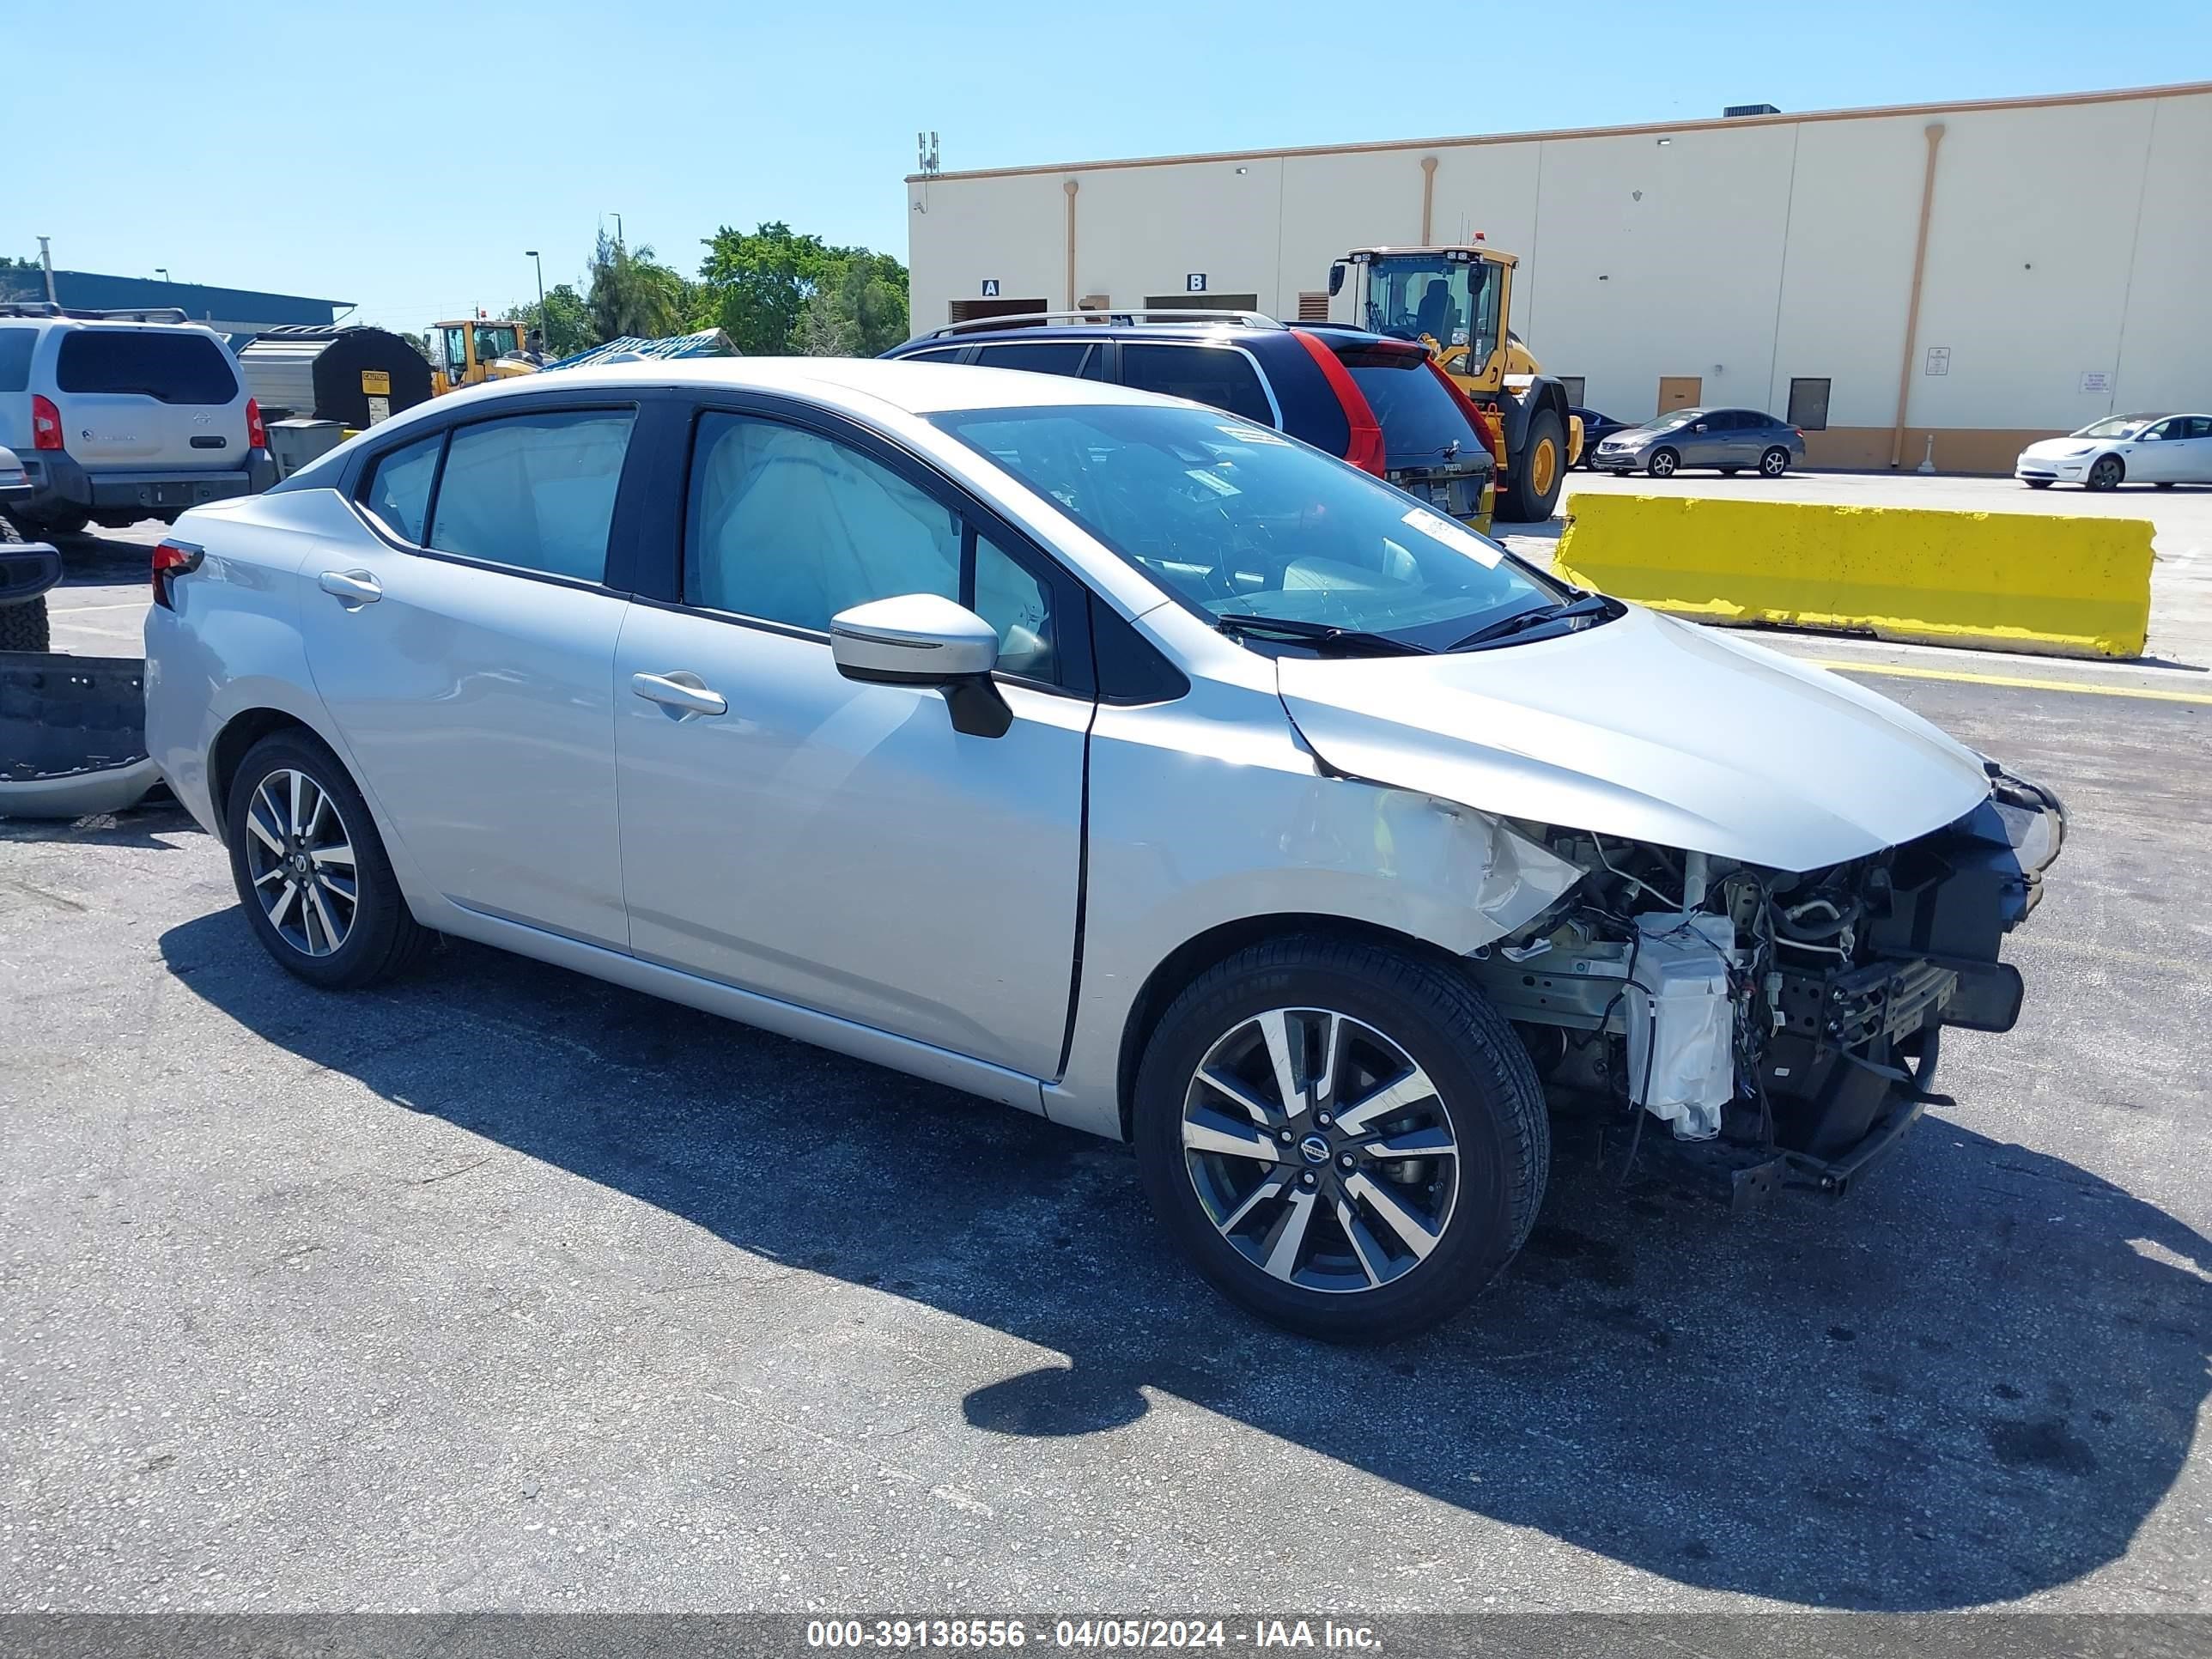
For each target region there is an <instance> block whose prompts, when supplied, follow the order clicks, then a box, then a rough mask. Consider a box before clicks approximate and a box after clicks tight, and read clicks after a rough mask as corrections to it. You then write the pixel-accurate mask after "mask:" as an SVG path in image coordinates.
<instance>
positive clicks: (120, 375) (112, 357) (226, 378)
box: [54, 328, 238, 405]
mask: <svg viewBox="0 0 2212 1659" xmlns="http://www.w3.org/2000/svg"><path fill="white" fill-rule="evenodd" d="M54 383H55V384H56V385H57V386H59V387H60V388H61V389H62V390H63V391H64V392H103V393H108V394H111V395H112V394H115V393H131V392H135V393H137V395H139V396H141V397H145V398H154V399H155V400H156V401H157V402H160V403H165V404H197V405H208V404H227V403H229V402H230V401H231V400H232V399H233V398H236V397H237V396H238V375H237V373H236V371H235V370H234V369H233V368H231V363H230V354H229V353H228V352H227V351H225V350H224V349H222V347H221V346H220V345H218V344H216V341H215V338H214V337H213V336H211V335H207V334H202V333H199V332H197V331H193V330H190V329H181V328H177V329H164V328H143V329H139V328H80V329H72V330H71V331H70V332H69V333H67V334H64V336H63V337H62V349H61V357H60V361H59V362H58V363H57V364H56V365H55V368H54Z"/></svg>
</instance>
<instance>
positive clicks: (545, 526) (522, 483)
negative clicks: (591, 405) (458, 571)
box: [429, 409, 635, 582]
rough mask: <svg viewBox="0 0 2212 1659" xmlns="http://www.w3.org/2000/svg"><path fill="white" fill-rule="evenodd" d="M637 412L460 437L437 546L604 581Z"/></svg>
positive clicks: (548, 419) (552, 418)
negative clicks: (625, 463) (616, 498)
mask: <svg viewBox="0 0 2212 1659" xmlns="http://www.w3.org/2000/svg"><path fill="white" fill-rule="evenodd" d="M634 420H635V411H634V410H627V409H623V410H613V409H589V410H583V409H579V410H544V411H542V412H538V413H533V414H529V415H508V416H502V417H501V418H500V419H498V420H492V421H478V422H475V423H474V424H472V425H469V426H465V427H459V428H455V429H454V432H453V439H452V441H451V442H450V443H449V444H448V445H447V453H446V465H445V470H444V471H443V473H442V474H441V476H440V477H439V480H438V489H437V497H436V502H435V506H434V507H433V508H432V513H433V515H434V516H433V518H432V520H431V525H430V540H429V545H430V546H432V547H435V548H436V549H437V550H439V551H440V552H441V553H459V554H462V555H464V556H466V557H469V558H473V559H483V560H486V561H488V562H491V563H494V564H505V565H513V566H514V567H515V568H517V569H521V570H534V571H539V572H542V573H544V574H547V575H553V576H573V577H575V578H577V579H578V580H583V581H592V582H596V581H601V580H605V577H606V573H607V536H608V533H609V532H610V531H611V529H612V527H613V526H614V518H615V492H616V490H617V489H618V488H619V487H620V485H621V483H622V470H623V457H624V456H625V455H626V454H627V453H629V433H630V426H631V423H632V422H633V421H634Z"/></svg>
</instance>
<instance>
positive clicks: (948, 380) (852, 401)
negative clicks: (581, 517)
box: [408, 357, 1176, 417]
mask: <svg viewBox="0 0 2212 1659" xmlns="http://www.w3.org/2000/svg"><path fill="white" fill-rule="evenodd" d="M572 386H573V387H574V388H575V389H576V390H577V391H579V392H592V391H593V390H601V391H607V390H612V389H615V388H617V387H621V388H626V389H629V388H634V389H637V390H644V389H647V388H650V387H654V386H683V387H690V388H693V389H696V390H699V391H714V390H721V391H733V392H792V393H796V394H798V395H799V396H802V397H808V398H815V399H817V400H818V401H820V402H822V403H825V404H830V405H832V406H834V407H840V408H844V409H848V410H854V412H859V406H860V405H862V404H875V405H878V406H879V407H880V406H888V407H889V408H891V409H894V410H903V411H904V412H905V413H907V414H909V415H934V414H940V413H943V412H945V411H946V410H962V409H1036V408H1041V407H1050V406H1066V407H1070V408H1074V407H1081V406H1085V405H1097V404H1158V403H1171V402H1174V401H1176V400H1175V399H1172V398H1160V397H1158V396H1155V395H1154V394H1153V393H1152V392H1139V391H1135V390H1133V389H1132V388H1130V387H1127V386H1110V385H1109V384H1107V383H1106V382H1105V381H1103V380H1079V379H1076V378H1075V377H1073V376H1072V375H1061V374H1025V373H1024V372H1022V371H1020V370H1018V369H1010V368H969V367H967V366H964V365H961V364H957V363H915V362H902V361H900V360H899V359H896V358H882V357H694V358H686V359H680V360H677V361H674V362H651V363H607V364H603V365H599V366H596V367H592V368H564V369H558V370H556V371H555V372H554V373H552V374H550V375H549V374H518V375H516V376H514V377H513V378H512V379H509V380H501V381H498V382H495V383H492V384H488V385H485V386H471V387H470V388H469V389H468V390H466V391H465V392H454V393H452V394H450V395H449V396H447V397H443V398H432V399H431V400H430V401H429V402H428V403H427V404H417V405H416V408H414V409H411V410H409V411H408V415H409V416H410V417H413V416H435V414H437V413H438V412H439V411H440V410H450V409H453V408H456V407H459V406H460V405H462V404H481V403H486V402H492V401H495V400H499V399H502V398H514V397H522V396H526V395H527V394H529V393H532V392H555V391H561V392H565V391H568V389H569V388H570V387H572Z"/></svg>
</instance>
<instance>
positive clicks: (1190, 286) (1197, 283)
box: [1182, 270, 1206, 294]
mask: <svg viewBox="0 0 2212 1659" xmlns="http://www.w3.org/2000/svg"><path fill="white" fill-rule="evenodd" d="M1182 288H1183V292H1184V293H1186V294H1203V293H1205V292H1206V273H1205V272H1204V271H1202V270H1194V271H1192V272H1191V273H1190V274H1189V275H1188V276H1185V277H1184V278H1183V279H1182Z"/></svg>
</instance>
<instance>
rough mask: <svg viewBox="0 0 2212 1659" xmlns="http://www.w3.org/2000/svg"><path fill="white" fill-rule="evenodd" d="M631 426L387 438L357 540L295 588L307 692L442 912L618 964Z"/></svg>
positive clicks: (525, 419)
mask: <svg viewBox="0 0 2212 1659" xmlns="http://www.w3.org/2000/svg"><path fill="white" fill-rule="evenodd" d="M493 407H494V409H495V410H496V409H497V407H498V404H494V405H493ZM637 412H638V411H637V409H636V407H635V405H634V404H628V403H623V404H578V405H566V404H563V405H544V404H538V405H533V406H532V407H530V408H528V409H526V410H515V411H513V412H510V413H504V414H501V413H487V414H486V415H485V416H483V418H480V419H477V420H474V421H469V422H463V423H460V424H458V425H454V426H451V427H445V428H441V429H439V430H437V431H435V432H432V433H429V434H428V435H424V436H422V437H419V438H415V439H413V440H411V441H404V442H399V443H398V444H396V446H395V447H392V448H391V449H388V450H386V451H384V452H382V453H380V454H379V455H377V456H376V457H375V458H374V459H373V460H372V461H371V462H370V463H369V465H368V466H367V467H366V469H365V470H364V471H363V472H362V483H361V487H360V490H359V492H358V500H357V503H356V505H357V508H358V511H359V513H360V514H361V518H362V523H361V528H360V533H359V534H358V535H356V536H352V537H349V538H348V539H347V540H345V541H344V542H343V543H337V542H325V544H323V545H321V546H319V547H318V548H317V549H316V550H314V552H313V554H311V555H310V562H309V563H308V564H307V566H306V567H305V568H303V569H302V570H301V585H302V593H301V607H302V610H301V631H302V633H303V634H304V635H305V636H306V640H307V660H308V666H309V668H310V669H311V671H313V676H314V681H315V686H316V689H317V690H319V692H320V693H321V694H322V698H323V702H324V704H325V707H327V708H329V710H330V712H331V718H332V720H334V721H335V722H336V723H337V731H338V734H339V736H340V738H341V739H342V741H343V744H344V746H345V748H346V750H348V759H349V763H350V764H351V767H352V769H353V772H354V775H355V776H356V779H358V780H359V781H360V782H361V784H362V787H363V788H364V789H365V790H366V791H367V792H368V794H369V795H370V797H371V798H372V799H374V800H375V801H377V802H378V803H379V805H380V806H381V807H382V809H383V811H384V813H385V816H386V821H387V822H388V823H390V824H391V825H392V829H393V830H394V831H395V832H396V833H397V834H398V836H399V838H400V839H401V841H402V842H404V844H405V846H406V848H407V850H408V852H409V853H410V854H411V855H412V857H413V859H414V860H415V862H416V864H417V865H418V866H420V867H421V869H422V872H423V873H424V875H425V876H426V877H427V878H428V879H429V880H430V881H431V882H432V883H433V884H435V886H436V887H437V889H438V890H439V891H440V892H441V893H442V894H443V895H444V896H446V897H447V898H449V899H451V900H452V901H453V902H455V903H456V904H459V905H462V906H464V907H465V908H470V909H473V910H477V911H480V912H483V913H484V914H486V915H495V916H499V917H502V918H505V919H506V920H508V921H520V922H526V923H528V924H530V925H531V926H533V927H541V928H544V929H546V930H548V931H550V932H553V933H562V934H565V935H567V936H568V937H570V938H573V939H586V940H588V941H590V942H592V943H593V944H597V945H607V946H611V947H612V948H615V949H617V950H620V949H623V948H624V947H625V945H626V943H627V939H628V933H629V928H628V921H627V919H626V917H625V915H624V914H623V905H622V866H621V858H620V854H619V852H618V849H617V844H616V834H617V830H616V821H615V799H614V783H615V776H614V720H613V712H612V704H613V690H612V675H613V669H614V656H615V643H616V640H617V635H619V634H620V632H621V627H622V617H623V611H625V610H626V609H627V608H628V601H627V599H625V598H624V596H623V594H622V593H621V592H618V591H616V589H615V588H614V587H612V586H610V585H609V583H608V580H607V575H608V568H607V564H608V552H609V548H610V545H611V542H612V540H613V536H614V526H615V523H616V520H617V501H618V498H619V495H620V492H621V488H622V483H623V475H624V471H625V469H626V468H629V469H631V470H632V471H635V469H636V466H637V465H638V462H639V452H638V450H637V449H635V448H634V447H633V446H632V445H631V444H630V442H629V439H630V435H631V432H632V430H633V428H634V427H635V422H636V417H637Z"/></svg>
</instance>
